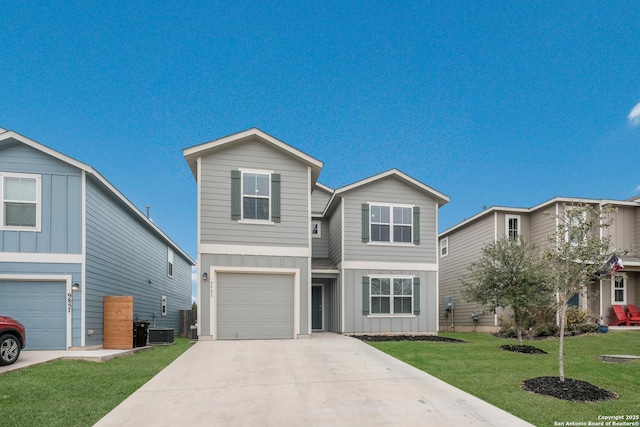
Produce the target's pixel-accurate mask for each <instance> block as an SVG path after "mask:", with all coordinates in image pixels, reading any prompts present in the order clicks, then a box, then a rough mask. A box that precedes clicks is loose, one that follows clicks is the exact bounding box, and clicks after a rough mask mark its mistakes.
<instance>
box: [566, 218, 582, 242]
mask: <svg viewBox="0 0 640 427" xmlns="http://www.w3.org/2000/svg"><path fill="white" fill-rule="evenodd" d="M586 220H587V213H586V212H581V213H569V214H567V231H566V233H565V240H566V241H567V242H569V243H571V244H573V245H577V244H578V243H580V242H583V241H584V239H585V238H586V235H585V232H584V228H583V226H584V224H585V222H586Z"/></svg>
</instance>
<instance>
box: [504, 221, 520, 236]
mask: <svg viewBox="0 0 640 427" xmlns="http://www.w3.org/2000/svg"><path fill="white" fill-rule="evenodd" d="M505 232H506V234H507V237H508V238H509V240H514V241H517V240H518V238H519V237H520V216H519V215H507V216H506V217H505Z"/></svg>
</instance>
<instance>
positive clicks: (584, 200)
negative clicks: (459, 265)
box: [438, 197, 640, 238]
mask: <svg viewBox="0 0 640 427" xmlns="http://www.w3.org/2000/svg"><path fill="white" fill-rule="evenodd" d="M638 202H640V200H638V201H629V200H612V199H588V198H579V197H554V198H552V199H549V200H547V201H545V202H542V203H539V204H537V205H535V206H533V207H531V208H515V207H508V206H491V207H490V208H488V209H484V210H482V211H481V212H478V213H477V214H475V215H474V216H472V217H471V218H467V219H465V220H463V221H462V222H459V223H458V224H456V225H454V226H452V227H449V228H447V229H446V230H444V231H443V232H442V233H440V234H438V238H440V237H444V236H446V235H448V234H451V233H452V232H453V231H456V230H458V229H460V228H463V227H465V226H467V225H469V224H471V223H473V222H475V221H477V220H479V219H480V218H484V217H486V216H487V215H490V214H492V213H495V212H502V213H507V212H518V213H532V212H535V211H537V210H540V209H543V208H545V207H547V206H550V205H553V204H556V203H588V204H599V205H608V204H610V205H617V206H632V207H634V206H635V207H640V203H638Z"/></svg>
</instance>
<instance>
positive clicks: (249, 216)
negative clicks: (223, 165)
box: [231, 170, 280, 224]
mask: <svg viewBox="0 0 640 427" xmlns="http://www.w3.org/2000/svg"><path fill="white" fill-rule="evenodd" d="M231 219H232V220H234V221H245V220H246V222H253V223H262V224H272V223H278V222H280V174H277V173H273V172H268V171H257V170H232V171H231Z"/></svg>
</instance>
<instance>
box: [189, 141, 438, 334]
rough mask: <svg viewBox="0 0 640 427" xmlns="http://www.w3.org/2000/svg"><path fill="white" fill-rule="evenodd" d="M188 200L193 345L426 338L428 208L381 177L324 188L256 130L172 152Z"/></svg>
mask: <svg viewBox="0 0 640 427" xmlns="http://www.w3.org/2000/svg"><path fill="white" fill-rule="evenodd" d="M184 156H185V159H186V161H187V163H188V164H189V166H190V168H191V171H192V172H193V175H194V177H195V178H196V182H197V194H198V266H199V276H200V279H199V280H200V283H199V286H198V290H199V292H198V300H199V304H198V309H199V314H198V319H199V323H198V328H199V329H198V335H199V337H200V339H211V340H216V339H273V338H299V337H308V336H309V335H310V334H311V333H312V331H333V332H337V333H352V334H380V333H398V334H429V333H430V334H435V333H437V319H438V313H437V311H438V305H437V301H438V290H437V278H438V277H437V276H438V256H437V223H438V208H439V207H440V206H442V205H444V204H445V203H447V202H448V200H449V198H448V197H447V196H445V195H443V194H441V193H439V192H438V191H436V190H434V189H432V188H430V187H428V186H427V185H425V184H423V183H421V182H419V181H417V180H415V179H413V178H411V177H410V176H408V175H406V174H404V173H402V172H400V171H399V170H396V169H393V170H390V171H387V172H384V173H381V174H379V175H375V176H373V177H370V178H367V179H364V180H362V181H359V182H356V183H354V184H351V185H347V186H344V187H341V188H339V189H337V190H333V189H331V188H329V187H327V186H325V185H323V184H320V183H318V176H319V174H320V171H321V168H322V166H323V163H322V162H321V161H319V160H317V159H315V158H313V157H311V156H309V155H307V154H305V153H303V152H301V151H299V150H297V149H295V148H294V147H292V146H290V145H288V144H286V143H284V142H282V141H280V140H278V139H276V138H274V137H272V136H270V135H267V134H266V133H264V132H262V131H260V130H258V129H249V130H247V131H244V132H240V133H238V134H234V135H230V136H228V137H225V138H221V139H218V140H215V141H211V142H208V143H204V144H200V145H197V146H194V147H190V148H187V149H185V150H184Z"/></svg>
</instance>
